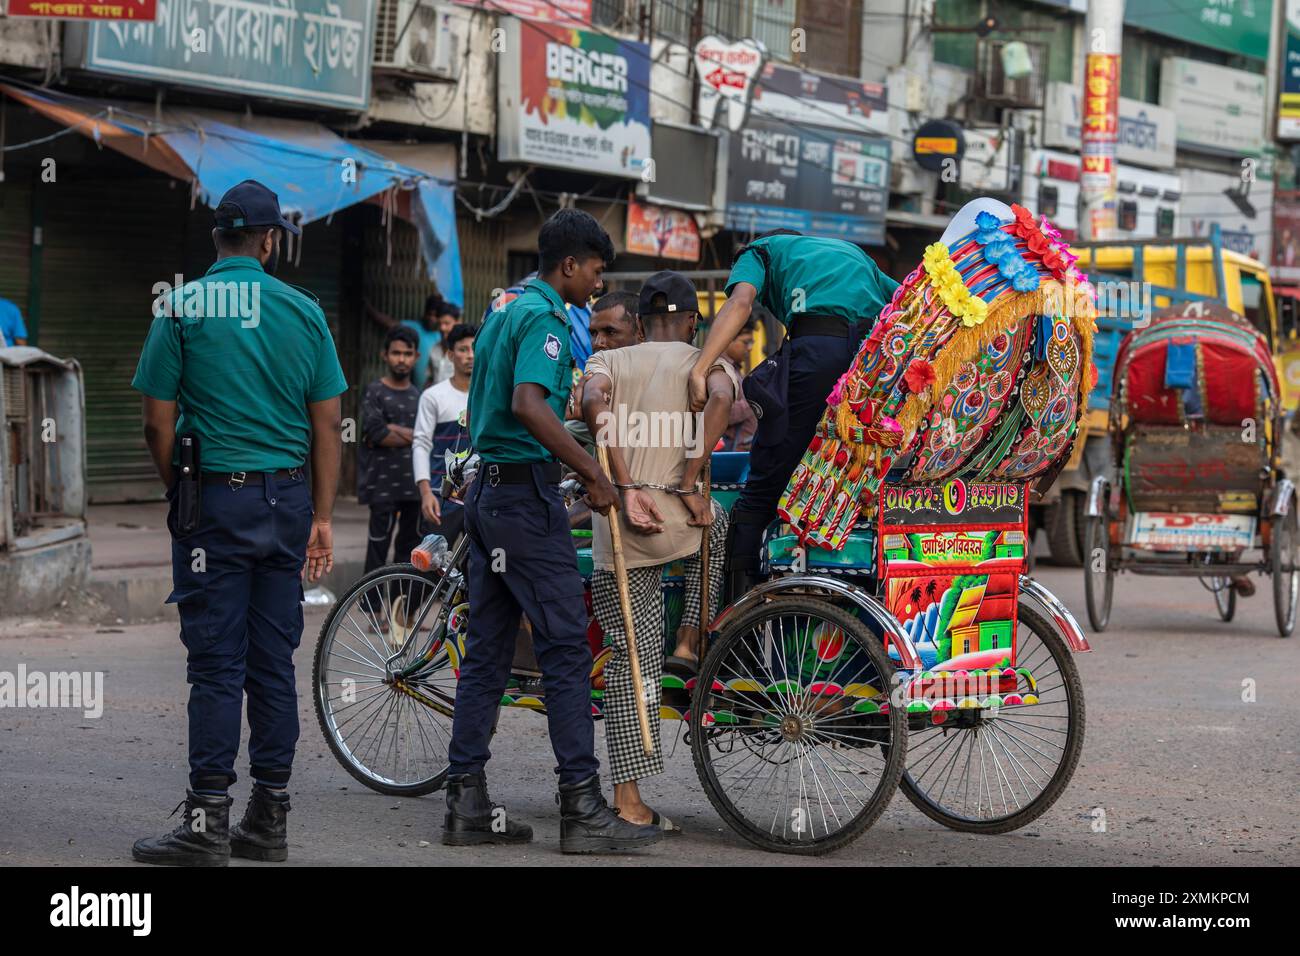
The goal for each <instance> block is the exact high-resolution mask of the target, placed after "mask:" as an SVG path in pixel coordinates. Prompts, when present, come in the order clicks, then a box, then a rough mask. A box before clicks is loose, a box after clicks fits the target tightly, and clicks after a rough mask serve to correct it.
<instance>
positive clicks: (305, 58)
mask: <svg viewBox="0 0 1300 956" xmlns="http://www.w3.org/2000/svg"><path fill="white" fill-rule="evenodd" d="M156 2H157V6H158V16H157V19H156V21H155V22H154V23H126V22H116V23H93V24H68V26H67V27H66V28H65V29H64V47H65V52H66V54H67V61H68V62H69V63H70V64H75V65H77V66H79V67H80V68H82V69H86V70H90V71H93V72H96V73H110V74H114V75H117V76H130V77H141V78H144V79H150V80H154V81H157V82H163V83H174V84H176V85H178V86H194V87H203V88H207V89H218V90H226V91H229V92H234V93H243V94H245V95H249V96H262V97H266V98H268V99H277V100H289V101H292V102H298V103H311V104H314V105H319V106H332V107H336V108H339V109H348V110H364V109H365V108H366V107H367V106H368V105H369V102H370V61H371V52H372V50H373V48H374V31H375V10H376V6H377V0H156Z"/></svg>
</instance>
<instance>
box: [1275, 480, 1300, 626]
mask: <svg viewBox="0 0 1300 956" xmlns="http://www.w3.org/2000/svg"><path fill="white" fill-rule="evenodd" d="M1272 520H1273V533H1272V535H1271V537H1272V539H1273V540H1272V544H1271V551H1272V565H1273V568H1272V570H1273V614H1274V616H1275V617H1276V618H1277V632H1278V634H1279V635H1280V636H1282V637H1290V636H1291V635H1292V633H1294V632H1295V618H1296V599H1297V596H1300V571H1297V569H1296V520H1297V519H1296V501H1295V499H1294V498H1293V499H1291V504H1290V507H1289V508H1287V511H1286V514H1284V515H1276V516H1274V517H1273V519H1272Z"/></svg>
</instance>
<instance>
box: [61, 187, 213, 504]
mask: <svg viewBox="0 0 1300 956" xmlns="http://www.w3.org/2000/svg"><path fill="white" fill-rule="evenodd" d="M44 188H46V189H48V190H49V191H48V193H46V194H45V201H46V206H45V215H44V220H45V222H44V253H43V262H42V269H41V293H42V308H41V323H40V345H41V347H42V348H43V349H45V350H46V351H48V352H52V353H53V354H55V355H59V356H66V357H72V358H76V359H77V360H78V361H79V362H80V363H81V366H82V369H83V370H84V373H85V382H86V484H87V491H88V493H89V495H90V500H91V501H92V502H98V501H123V500H129V499H133V498H157V497H160V496H161V493H162V492H161V489H160V487H159V484H158V478H157V475H156V473H155V471H154V467H153V462H152V460H151V459H150V457H149V451H148V449H147V447H146V446H145V443H144V436H143V433H142V430H141V418H140V395H139V393H138V392H136V391H135V390H133V389H132V388H131V378H132V376H133V375H134V374H135V367H136V362H137V360H138V358H139V356H140V347H141V345H143V343H144V338H145V334H146V333H147V332H148V330H149V323H150V321H151V319H152V315H151V311H150V305H151V303H152V301H153V294H152V290H153V287H154V284H155V283H158V282H168V283H171V282H173V281H174V277H175V276H176V274H178V273H181V274H183V273H184V266H185V262H184V243H183V237H184V229H185V223H186V219H187V217H188V216H189V192H188V190H187V189H186V188H185V187H184V186H183V185H180V184H177V183H175V182H174V181H172V180H169V179H165V178H162V177H140V178H124V179H112V180H106V179H96V180H89V181H87V180H79V181H68V182H64V181H63V180H62V179H60V181H59V182H58V184H57V185H55V184H50V185H49V186H46V187H44Z"/></svg>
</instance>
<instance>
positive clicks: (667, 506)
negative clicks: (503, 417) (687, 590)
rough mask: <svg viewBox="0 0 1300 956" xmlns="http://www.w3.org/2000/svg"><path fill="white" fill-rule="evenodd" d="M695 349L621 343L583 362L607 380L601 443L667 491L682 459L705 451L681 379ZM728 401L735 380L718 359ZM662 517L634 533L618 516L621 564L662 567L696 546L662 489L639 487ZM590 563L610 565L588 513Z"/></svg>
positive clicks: (601, 533) (635, 474) (696, 538)
mask: <svg viewBox="0 0 1300 956" xmlns="http://www.w3.org/2000/svg"><path fill="white" fill-rule="evenodd" d="M699 354H700V350H699V349H697V348H696V347H695V346H693V345H688V344H686V343H685V342H642V343H640V344H639V345H630V346H628V347H627V348H621V349H611V350H609V351H605V352H597V353H596V354H594V355H592V356H591V358H589V359H587V365H586V368H585V369H584V370H583V371H584V373H585V374H587V375H590V374H593V373H596V374H601V375H604V376H606V377H607V378H609V380H610V382H611V387H610V406H609V410H608V413H607V414H606V416H605V418H604V419H603V421H602V423H601V432H602V434H600V435H598V436H597V438H598V440H600V439H605V440H606V441H607V443H608V444H611V445H616V446H618V448H619V450H620V452H621V453H622V455H623V460H624V461H625V462H627V467H628V472H629V473H630V474H631V476H632V480H633V481H634V482H638V483H640V482H647V483H650V484H656V485H666V486H668V487H670V488H675V487H677V485H678V484H679V483H680V482H681V480H682V475H683V474H684V473H685V471H686V460H687V456H688V455H689V456H691V457H695V456H698V455H701V454H706V455H707V454H710V453H711V452H712V449H707V448H704V447H703V444H704V415H703V414H702V413H699V412H692V411H691V410H690V401H689V399H688V397H687V382H688V380H689V378H690V374H691V369H692V368H694V367H695V361H696V359H697V358H698V357H699ZM714 368H720V369H722V370H723V371H725V372H726V373H727V377H728V378H730V379H731V387H732V389H733V393H732V395H733V398H734V396H735V394H736V393H738V392H739V389H740V382H739V381H738V380H737V378H736V374H735V372H734V371H732V369H731V368H729V367H728V366H727V365H726V364H725V363H722V362H719V363H718V364H717V365H715V366H714ZM647 492H648V493H649V494H650V496H651V497H652V498H654V501H655V507H657V508H658V509H659V513H660V514H661V515H663V519H664V520H663V526H664V529H663V531H661V532H659V533H658V534H650V535H646V534H641V533H639V532H637V531H634V530H633V529H632V528H631V527H630V526H629V525H628V524H627V522H626V521H624V522H623V524H622V525H621V529H620V530H621V531H622V532H623V534H622V538H623V559H624V561H625V562H626V564H627V566H628V567H629V568H644V567H649V566H650V565H653V564H666V563H667V562H669V561H675V560H676V559H678V558H684V557H686V556H687V555H691V554H694V553H696V552H697V551H699V549H700V531H701V529H700V528H695V527H692V526H691V525H688V524H687V523H686V521H687V519H688V518H689V517H690V512H688V511H687V510H686V505H684V504H683V503H682V502H681V500H680V499H679V498H678V497H677V496H676V495H674V494H670V493H669V492H666V491H658V490H655V489H647ZM591 544H592V548H591V553H592V560H593V562H594V564H595V566H596V567H597V568H600V569H601V570H604V571H612V570H613V569H614V553H613V549H612V547H611V545H610V540H609V522H608V521H607V520H605V519H604V518H602V517H601V516H599V515H593V516H592V542H591Z"/></svg>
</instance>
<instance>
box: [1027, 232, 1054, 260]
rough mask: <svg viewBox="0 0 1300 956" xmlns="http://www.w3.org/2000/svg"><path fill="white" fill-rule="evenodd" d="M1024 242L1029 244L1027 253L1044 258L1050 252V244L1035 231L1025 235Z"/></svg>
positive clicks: (1043, 236)
mask: <svg viewBox="0 0 1300 956" xmlns="http://www.w3.org/2000/svg"><path fill="white" fill-rule="evenodd" d="M1025 241H1026V242H1027V243H1028V244H1029V251H1030V252H1032V253H1033V254H1034V255H1036V256H1045V255H1047V253H1049V252H1051V251H1052V244H1051V243H1050V242H1048V241H1047V237H1046V236H1045V235H1043V234H1042V233H1041V232H1039V231H1038V230H1037V229H1035V230H1034V231H1033V232H1030V233H1027V234H1026V235H1025Z"/></svg>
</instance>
